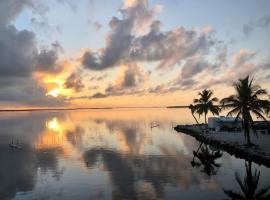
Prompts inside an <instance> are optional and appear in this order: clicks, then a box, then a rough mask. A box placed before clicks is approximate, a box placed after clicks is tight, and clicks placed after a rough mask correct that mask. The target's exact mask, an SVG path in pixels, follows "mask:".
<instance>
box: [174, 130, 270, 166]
mask: <svg viewBox="0 0 270 200" xmlns="http://www.w3.org/2000/svg"><path fill="white" fill-rule="evenodd" d="M196 126H197V125H177V126H176V127H174V130H176V131H177V132H182V133H184V134H187V135H190V136H192V137H194V138H195V139H196V140H198V141H200V142H203V143H206V144H209V145H210V146H213V147H215V148H217V149H220V150H223V151H226V152H227V153H229V154H230V155H234V156H235V157H236V158H241V159H245V160H248V161H252V162H255V163H257V164H258V165H264V166H266V167H268V168H269V167H270V153H266V152H263V151H260V150H258V149H255V148H252V147H247V146H244V145H239V144H238V145H237V144H236V143H232V142H226V141H221V140H218V139H215V138H212V137H211V134H202V133H200V131H197V130H194V129H192V128H194V127H196Z"/></svg>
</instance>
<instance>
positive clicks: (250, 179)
mask: <svg viewBox="0 0 270 200" xmlns="http://www.w3.org/2000/svg"><path fill="white" fill-rule="evenodd" d="M251 164H252V162H251V161H248V162H245V167H246V176H245V178H244V179H243V180H241V178H240V176H239V174H238V173H236V174H235V179H236V181H237V183H238V185H239V186H240V188H241V192H235V191H233V190H225V189H223V191H224V193H225V194H226V195H227V196H228V197H229V198H230V199H232V200H267V199H270V194H269V193H268V194H267V192H268V190H269V189H270V187H266V188H262V189H260V190H258V184H259V179H260V171H257V169H255V171H254V173H253V172H252V165H251ZM257 190H258V191H257Z"/></svg>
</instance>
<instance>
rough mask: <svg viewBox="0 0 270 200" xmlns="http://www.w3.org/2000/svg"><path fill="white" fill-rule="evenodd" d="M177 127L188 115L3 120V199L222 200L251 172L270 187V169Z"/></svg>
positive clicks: (157, 112) (6, 116) (41, 115)
mask: <svg viewBox="0 0 270 200" xmlns="http://www.w3.org/2000/svg"><path fill="white" fill-rule="evenodd" d="M151 123H152V124H153V125H156V124H158V125H159V126H157V127H154V128H152V129H151ZM177 123H181V124H188V123H193V119H192V116H191V114H190V113H189V111H188V110H185V109H117V110H97V111H70V112H69V111H67V112H32V113H31V112H29V113H27V112H26V113H1V115H0V199H46V200H47V199H65V200H66V199H72V200H74V199H200V200H204V199H207V200H208V199H224V198H226V195H225V193H224V192H223V189H226V190H233V191H235V192H240V191H241V190H240V187H239V185H238V184H237V182H236V180H235V173H236V172H237V173H239V176H240V177H241V178H242V179H243V178H244V177H245V176H246V175H247V174H248V173H249V172H250V168H251V170H252V172H253V175H254V173H255V170H256V169H257V173H258V172H260V176H259V183H258V188H257V189H258V190H259V189H261V188H264V187H266V186H270V169H269V168H266V167H264V166H258V165H256V164H254V163H245V161H244V160H242V159H237V158H234V157H232V156H230V155H229V154H227V153H225V152H223V153H222V152H217V151H216V150H215V149H213V148H211V147H208V146H206V145H204V144H202V145H200V144H199V142H198V141H196V140H194V139H193V138H192V137H190V136H187V135H185V134H182V133H176V132H175V131H174V130H173V129H172V126H173V125H175V124H177ZM12 140H13V141H14V142H17V141H18V142H19V143H20V144H21V146H23V147H24V149H23V150H17V151H12V150H11V149H10V147H9V146H8V144H9V143H10V142H11V141H12ZM198 147H201V148H200V149H199V150H198ZM193 151H195V152H196V155H197V156H196V157H193ZM245 164H246V165H245Z"/></svg>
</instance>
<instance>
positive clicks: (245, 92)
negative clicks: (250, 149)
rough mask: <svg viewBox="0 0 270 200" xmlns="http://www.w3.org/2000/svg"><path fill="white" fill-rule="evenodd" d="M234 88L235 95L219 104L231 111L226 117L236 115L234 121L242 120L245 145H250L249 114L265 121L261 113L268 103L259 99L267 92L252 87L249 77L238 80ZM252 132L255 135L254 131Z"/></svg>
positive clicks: (258, 87) (251, 122) (255, 86)
mask: <svg viewBox="0 0 270 200" xmlns="http://www.w3.org/2000/svg"><path fill="white" fill-rule="evenodd" d="M234 88H235V90H236V94H235V95H231V96H229V97H227V98H224V99H222V100H221V101H220V102H221V104H222V108H223V109H228V108H231V109H232V110H231V111H230V112H229V113H228V114H227V116H232V115H233V114H236V118H235V121H237V120H238V119H239V118H240V117H241V118H242V119H243V126H244V132H245V138H246V141H247V144H248V145H251V144H252V143H251V141H250V128H253V127H254V122H253V119H252V116H251V113H253V114H254V115H255V116H257V117H258V118H261V119H263V120H266V118H265V117H264V116H263V113H264V109H265V108H266V107H267V105H269V101H268V100H261V99H259V97H260V96H262V95H266V94H267V91H266V90H265V89H261V88H260V86H258V85H254V84H253V80H249V76H247V77H246V78H245V79H239V81H238V82H237V83H235V84H234ZM266 121H267V120H266ZM253 132H254V133H255V134H256V131H253Z"/></svg>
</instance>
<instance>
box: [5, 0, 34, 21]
mask: <svg viewBox="0 0 270 200" xmlns="http://www.w3.org/2000/svg"><path fill="white" fill-rule="evenodd" d="M31 5H32V3H31V1H30V0H13V1H10V0H1V1H0V26H6V25H7V24H8V23H9V22H10V21H12V20H14V19H15V17H16V16H17V15H18V14H19V13H20V12H21V10H22V9H23V8H24V7H26V6H31Z"/></svg>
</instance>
